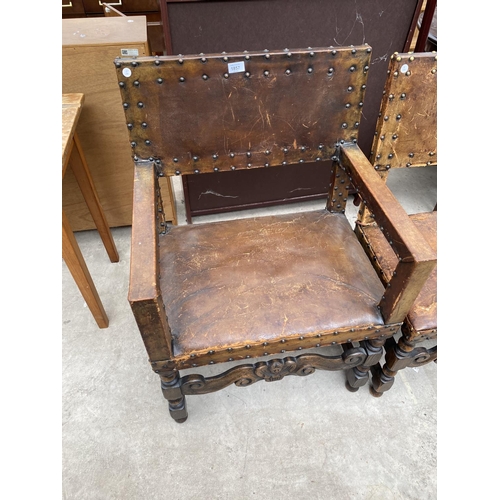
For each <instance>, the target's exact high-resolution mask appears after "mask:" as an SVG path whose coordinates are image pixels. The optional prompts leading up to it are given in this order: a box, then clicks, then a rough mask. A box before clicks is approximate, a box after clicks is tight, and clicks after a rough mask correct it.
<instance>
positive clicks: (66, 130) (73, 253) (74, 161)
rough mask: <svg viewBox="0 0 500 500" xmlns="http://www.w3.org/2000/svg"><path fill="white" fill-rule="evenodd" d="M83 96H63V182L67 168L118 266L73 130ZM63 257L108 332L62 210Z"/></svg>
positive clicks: (105, 320) (117, 257)
mask: <svg viewBox="0 0 500 500" xmlns="http://www.w3.org/2000/svg"><path fill="white" fill-rule="evenodd" d="M83 101H84V95H83V94H63V95H62V178H63V179H64V175H65V173H66V170H67V167H68V166H69V167H70V168H71V170H72V171H73V174H74V176H75V178H76V180H77V182H78V185H79V187H80V189H81V191H82V194H83V197H84V199H85V202H86V204H87V206H88V209H89V211H90V214H91V215H92V218H93V219H94V222H95V225H96V228H97V230H98V231H99V234H100V235H101V239H102V242H103V243H104V247H105V248H106V251H107V253H108V256H109V258H110V260H111V262H118V260H119V256H118V252H117V250H116V246H115V242H114V240H113V236H112V235H111V231H110V229H109V225H108V223H107V221H106V217H105V215H104V211H103V209H102V206H101V203H100V201H99V198H98V196H97V192H96V190H95V186H94V182H93V180H92V177H91V175H90V171H89V168H88V165H87V162H86V161H85V156H84V154H83V151H82V147H81V144H80V141H79V139H78V135H77V133H76V126H77V123H78V119H79V117H80V113H81V110H82V105H83ZM62 254H63V259H64V261H65V262H66V265H67V266H68V269H69V270H70V272H71V274H72V276H73V278H74V280H75V282H76V284H77V285H78V288H79V289H80V292H81V293H82V295H83V298H84V299H85V301H86V303H87V305H88V307H89V309H90V311H91V312H92V314H93V316H94V318H95V320H96V322H97V325H98V326H99V328H107V326H108V325H109V320H108V317H107V315H106V311H105V310H104V307H103V305H102V302H101V299H100V297H99V294H98V293H97V290H96V287H95V285H94V282H93V280H92V277H91V276H90V273H89V270H88V268H87V264H86V263H85V260H84V258H83V255H82V252H81V251H80V247H79V246H78V243H77V241H76V238H75V236H74V234H73V230H72V229H71V225H70V223H69V221H68V218H67V216H66V214H65V213H64V209H63V211H62Z"/></svg>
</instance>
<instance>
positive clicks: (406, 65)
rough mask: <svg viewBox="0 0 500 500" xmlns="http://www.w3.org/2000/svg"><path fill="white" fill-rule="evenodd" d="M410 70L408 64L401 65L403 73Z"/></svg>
mask: <svg viewBox="0 0 500 500" xmlns="http://www.w3.org/2000/svg"><path fill="white" fill-rule="evenodd" d="M407 71H408V64H403V66H401V73H406V72H407Z"/></svg>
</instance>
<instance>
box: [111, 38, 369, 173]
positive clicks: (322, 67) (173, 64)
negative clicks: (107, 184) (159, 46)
mask: <svg viewBox="0 0 500 500" xmlns="http://www.w3.org/2000/svg"><path fill="white" fill-rule="evenodd" d="M370 55H371V48H370V47H369V46H367V45H363V46H359V47H342V48H333V47H330V48H313V49H300V50H281V51H262V52H243V53H227V54H225V53H222V54H210V55H203V54H200V55H196V56H193V55H191V56H185V57H184V56H177V57H172V56H163V57H139V58H134V59H130V58H118V59H116V60H115V65H116V71H117V76H118V82H119V85H120V89H121V93H122V98H123V106H124V110H125V117H126V123H127V127H128V129H129V134H130V141H131V144H132V147H133V151H134V154H135V156H136V159H139V160H140V159H148V158H151V159H154V160H156V163H157V164H158V166H159V167H160V168H161V170H162V171H163V173H164V174H166V175H175V174H177V175H179V174H192V173H203V172H214V171H227V170H235V169H245V168H256V167H264V166H274V165H282V164H294V163H300V162H308V161H314V160H327V159H330V158H331V157H332V156H333V155H334V154H335V149H336V145H338V143H339V142H341V141H356V140H357V137H358V127H359V124H360V122H361V113H362V106H363V97H364V93H365V88H366V80H367V76H368V69H369V64H370Z"/></svg>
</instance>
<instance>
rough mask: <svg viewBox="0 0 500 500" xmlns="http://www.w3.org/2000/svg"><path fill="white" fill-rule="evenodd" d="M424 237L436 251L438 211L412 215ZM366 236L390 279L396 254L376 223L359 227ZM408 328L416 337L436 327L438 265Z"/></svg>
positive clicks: (383, 270)
mask: <svg viewBox="0 0 500 500" xmlns="http://www.w3.org/2000/svg"><path fill="white" fill-rule="evenodd" d="M410 218H411V220H412V221H413V223H414V224H415V225H416V226H417V228H418V229H419V231H420V232H421V233H422V235H423V236H424V238H425V239H426V240H427V242H428V243H429V245H430V246H431V248H432V249H433V250H434V251H437V211H436V212H427V213H419V214H413V215H410ZM358 230H360V231H361V232H362V233H363V235H364V239H365V240H366V241H368V242H369V243H370V249H369V250H370V253H371V254H372V255H374V256H376V259H377V262H378V265H379V266H380V271H381V277H382V279H383V281H384V282H385V283H387V282H388V281H389V279H390V278H391V276H392V273H393V271H394V269H395V267H396V264H397V257H396V255H395V253H394V251H393V250H392V248H391V246H390V245H389V243H388V242H387V239H386V238H384V236H383V234H382V232H381V231H380V229H379V228H378V227H377V226H362V227H361V226H360V227H359V228H358ZM408 323H409V329H410V331H411V332H412V333H411V336H412V337H413V338H415V337H417V336H419V335H428V333H429V331H432V330H436V328H437V266H436V268H434V271H432V273H431V275H430V276H429V278H428V279H427V282H426V283H425V285H424V287H423V289H422V291H421V292H420V294H419V295H418V297H417V299H416V301H415V303H414V305H413V307H412V308H411V310H410V313H409V314H408Z"/></svg>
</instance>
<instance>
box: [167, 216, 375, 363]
mask: <svg viewBox="0 0 500 500" xmlns="http://www.w3.org/2000/svg"><path fill="white" fill-rule="evenodd" d="M160 269H161V292H162V296H163V300H164V303H165V307H166V313H167V317H168V320H169V324H170V328H171V332H172V337H173V339H174V355H175V356H182V355H183V354H184V355H185V354H187V353H190V352H193V351H197V350H203V349H205V348H206V347H207V346H212V347H213V348H223V347H228V346H238V345H242V344H247V343H255V342H262V341H270V340H273V339H277V338H289V337H293V336H296V335H302V334H304V335H306V334H308V333H313V332H314V333H318V332H332V331H334V330H335V329H338V328H345V327H351V328H356V327H365V326H367V325H383V324H384V322H383V319H382V317H381V315H380V312H379V310H378V309H377V304H378V302H379V301H380V298H381V296H382V295H383V293H384V287H383V285H382V283H381V281H380V279H379V278H378V276H377V274H376V272H375V271H374V269H373V267H372V265H371V263H370V261H369V259H368V257H367V256H366V254H365V252H364V250H363V248H362V246H361V244H360V243H359V242H358V240H357V238H356V236H355V234H354V232H353V231H352V228H351V227H350V224H349V222H348V221H347V219H346V218H345V216H344V215H343V214H335V213H330V212H328V211H326V210H321V211H314V212H307V213H302V214H288V215H280V216H267V217H259V218H253V219H240V220H232V221H227V222H218V223H210V224H195V225H187V226H177V227H173V228H171V229H170V231H169V232H168V233H167V234H166V235H163V236H161V237H160Z"/></svg>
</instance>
